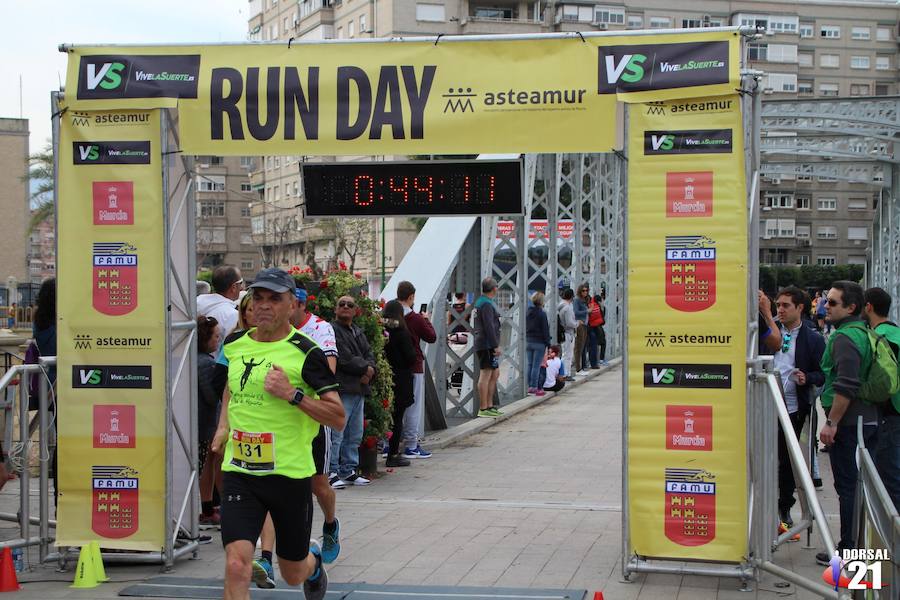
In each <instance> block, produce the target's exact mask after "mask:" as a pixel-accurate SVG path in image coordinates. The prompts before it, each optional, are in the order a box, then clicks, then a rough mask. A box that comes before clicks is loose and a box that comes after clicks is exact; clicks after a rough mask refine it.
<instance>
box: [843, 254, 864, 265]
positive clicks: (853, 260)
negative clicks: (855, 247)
mask: <svg viewBox="0 0 900 600" xmlns="http://www.w3.org/2000/svg"><path fill="white" fill-rule="evenodd" d="M847 264H848V265H864V264H866V257H865V256H848V257H847Z"/></svg>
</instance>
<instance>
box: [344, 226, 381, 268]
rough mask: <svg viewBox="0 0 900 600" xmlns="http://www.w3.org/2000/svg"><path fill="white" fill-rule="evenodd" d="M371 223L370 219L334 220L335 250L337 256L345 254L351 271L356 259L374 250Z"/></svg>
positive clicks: (373, 232) (373, 234)
mask: <svg viewBox="0 0 900 600" xmlns="http://www.w3.org/2000/svg"><path fill="white" fill-rule="evenodd" d="M372 223H373V221H372V219H335V220H334V242H335V251H336V253H337V256H338V257H341V256H343V255H346V256H347V258H348V259H349V261H350V262H349V263H348V265H349V269H350V271H351V272H352V271H353V270H354V269H355V267H356V260H357V259H361V258H363V257H365V256H371V255H372V252H374V250H375V230H374V228H373V227H372ZM370 262H374V260H372V261H370Z"/></svg>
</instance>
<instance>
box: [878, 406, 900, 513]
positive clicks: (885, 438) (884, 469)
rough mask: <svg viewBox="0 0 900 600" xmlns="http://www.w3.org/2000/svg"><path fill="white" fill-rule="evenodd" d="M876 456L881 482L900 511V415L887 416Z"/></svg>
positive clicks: (880, 430) (879, 431) (881, 429)
mask: <svg viewBox="0 0 900 600" xmlns="http://www.w3.org/2000/svg"><path fill="white" fill-rule="evenodd" d="M874 456H875V466H876V467H877V468H878V474H879V475H880V476H881V481H882V482H884V487H886V488H887V491H888V495H890V497H891V500H892V501H893V502H894V508H896V509H897V510H898V511H900V415H887V416H886V417H885V418H884V420H883V421H882V422H881V427H879V428H878V446H877V449H876V450H875V454H874Z"/></svg>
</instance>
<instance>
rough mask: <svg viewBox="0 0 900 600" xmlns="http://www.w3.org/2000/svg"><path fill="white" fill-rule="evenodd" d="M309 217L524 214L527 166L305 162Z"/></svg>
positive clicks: (494, 162) (483, 162) (510, 163)
mask: <svg viewBox="0 0 900 600" xmlns="http://www.w3.org/2000/svg"><path fill="white" fill-rule="evenodd" d="M300 171H301V175H302V179H303V196H304V205H303V206H304V214H305V215H306V216H309V217H383V216H399V215H408V216H412V215H423V216H435V215H518V214H522V162H521V160H520V159H507V160H464V161H449V160H423V161H399V162H343V163H306V164H303V165H301V168H300Z"/></svg>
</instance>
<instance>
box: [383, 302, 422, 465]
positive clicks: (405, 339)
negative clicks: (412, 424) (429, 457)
mask: <svg viewBox="0 0 900 600" xmlns="http://www.w3.org/2000/svg"><path fill="white" fill-rule="evenodd" d="M381 316H382V319H383V320H384V329H385V331H387V334H388V341H387V343H386V344H385V345H384V356H385V358H386V359H387V361H388V363H389V364H390V365H391V370H392V371H393V372H394V410H393V415H392V417H393V419H394V427H393V430H392V431H393V433H392V434H391V441H390V445H389V449H388V457H387V461H386V463H385V464H386V465H387V466H388V467H408V466H409V460H408V459H406V458H403V457H402V456H401V455H400V454H399V450H400V438H401V437H402V436H403V413H404V412H406V409H407V408H408V407H410V406H412V404H413V366H414V365H415V362H416V351H415V348H413V343H412V338H411V337H410V335H409V331H407V329H406V320H405V319H404V318H403V305H402V304H400V303H399V302H398V301H397V300H391V301H390V302H388V303H387V304H385V305H384V310H383V311H382V313H381Z"/></svg>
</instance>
